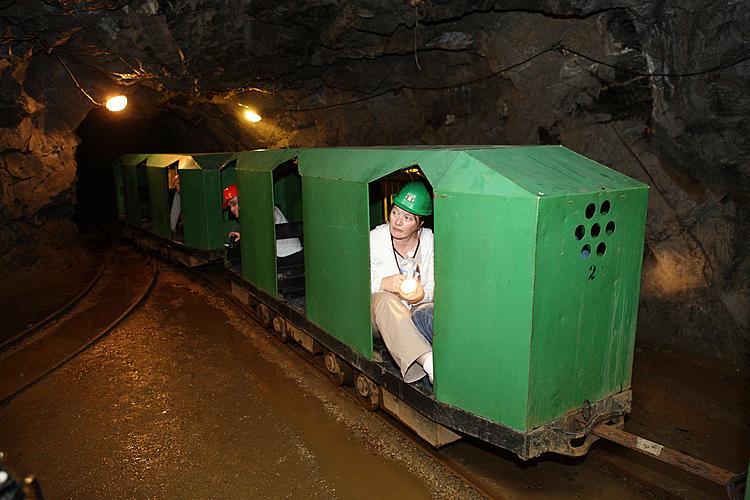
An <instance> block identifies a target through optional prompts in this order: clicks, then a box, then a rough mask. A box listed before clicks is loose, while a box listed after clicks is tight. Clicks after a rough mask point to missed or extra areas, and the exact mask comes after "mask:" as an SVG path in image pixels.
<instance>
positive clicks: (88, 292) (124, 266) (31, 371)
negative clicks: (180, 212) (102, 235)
mask: <svg viewBox="0 0 750 500" xmlns="http://www.w3.org/2000/svg"><path fill="white" fill-rule="evenodd" d="M158 271H159V264H158V263H157V262H156V261H155V260H154V259H152V258H150V257H147V256H145V255H144V254H141V253H137V252H134V251H133V250H132V249H131V248H130V247H128V246H124V245H116V246H114V247H113V249H112V251H111V254H110V255H109V257H108V258H107V259H106V261H105V265H103V267H102V269H101V270H100V272H99V273H97V277H96V279H95V280H92V283H91V284H90V286H87V287H86V288H85V290H84V292H82V293H81V294H79V296H77V297H76V300H74V301H71V302H70V303H68V304H66V305H65V306H64V307H62V308H61V309H59V310H58V311H56V312H55V313H53V314H51V315H49V316H48V317H47V318H45V319H44V320H43V325H40V326H39V327H36V328H32V329H31V330H29V331H28V332H22V335H23V336H24V338H25V340H21V339H20V337H21V335H18V336H16V337H15V338H16V339H17V341H16V342H14V343H13V345H12V346H11V347H9V348H7V349H5V350H4V351H3V352H0V406H4V405H6V404H7V403H9V402H10V401H11V400H13V399H14V398H15V397H16V396H18V395H19V394H21V393H22V392H24V391H25V390H27V389H29V388H30V387H32V386H33V385H35V384H36V383H37V382H39V381H40V380H42V379H44V378H45V377H46V376H47V375H49V374H50V373H52V372H54V371H55V370H57V369H58V368H60V367H61V366H63V365H64V364H65V363H67V362H68V361H69V360H71V359H73V358H74V357H76V356H77V355H78V354H80V353H82V352H83V351H85V350H87V349H88V348H89V347H91V346H92V345H94V344H95V343H96V342H98V341H99V340H101V339H102V338H103V337H105V336H106V335H107V334H108V333H109V332H110V331H111V330H112V329H113V328H114V327H115V326H116V325H117V324H118V323H120V322H121V321H122V320H123V319H125V318H126V317H127V316H128V315H129V314H130V313H131V312H132V311H133V310H135V309H136V308H137V307H138V306H139V305H140V304H142V303H143V302H144V301H145V300H146V299H147V298H148V296H149V294H150V292H151V290H152V289H153V286H154V284H155V283H156V279H157V277H158ZM40 323H42V322H40Z"/></svg>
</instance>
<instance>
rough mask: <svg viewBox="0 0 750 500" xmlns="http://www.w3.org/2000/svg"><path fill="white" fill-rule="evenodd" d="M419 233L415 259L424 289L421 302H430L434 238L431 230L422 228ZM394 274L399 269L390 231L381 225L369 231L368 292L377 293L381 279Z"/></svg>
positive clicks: (432, 285) (433, 263)
mask: <svg viewBox="0 0 750 500" xmlns="http://www.w3.org/2000/svg"><path fill="white" fill-rule="evenodd" d="M420 231H421V233H420V235H419V251H418V252H417V255H416V259H417V264H418V265H419V276H420V279H421V282H422V287H423V288H424V299H422V302H430V301H432V299H433V296H434V294H435V278H434V268H435V238H434V236H433V234H432V230H431V229H428V228H426V227H423V228H422V229H421V230H420ZM394 274H399V269H398V264H397V263H396V258H395V257H394V255H393V244H392V243H391V231H390V228H389V227H388V224H381V225H380V226H378V227H376V228H375V229H373V230H372V231H370V291H371V292H372V293H377V292H379V291H380V282H381V281H382V280H383V278H385V277H388V276H393V275H394Z"/></svg>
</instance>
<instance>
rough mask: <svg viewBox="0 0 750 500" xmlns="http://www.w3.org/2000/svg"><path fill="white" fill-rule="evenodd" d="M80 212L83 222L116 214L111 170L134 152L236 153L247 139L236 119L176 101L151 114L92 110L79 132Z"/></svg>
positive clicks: (77, 153) (77, 163) (78, 174)
mask: <svg viewBox="0 0 750 500" xmlns="http://www.w3.org/2000/svg"><path fill="white" fill-rule="evenodd" d="M76 133H77V134H78V137H79V138H80V141H81V142H80V144H79V145H78V147H77V149H76V168H77V176H76V199H77V202H76V207H75V212H76V215H77V216H79V217H84V218H91V219H96V220H107V219H111V218H112V217H113V216H114V215H115V196H114V180H113V176H112V165H113V163H114V161H115V159H116V158H118V157H119V156H121V155H124V154H133V153H208V152H218V151H228V150H234V149H236V148H237V147H238V146H237V142H238V141H241V139H242V133H243V131H242V129H241V128H240V127H239V126H238V123H237V120H236V119H235V118H234V117H233V116H232V115H229V114H226V113H218V114H217V113H216V109H215V108H214V109H213V110H212V114H211V115H210V116H209V113H207V112H205V110H204V109H202V106H201V105H200V104H198V105H193V104H191V103H189V102H180V103H176V102H171V103H169V104H168V105H166V106H163V107H160V108H157V109H154V110H152V111H150V112H147V111H145V110H143V109H130V108H129V109H128V110H127V111H126V112H125V113H121V114H117V113H110V112H109V111H107V110H106V109H104V108H99V107H97V108H94V109H92V110H91V111H90V112H89V113H88V114H87V115H86V117H85V118H84V120H83V121H82V122H81V123H80V125H79V126H78V128H77V129H76Z"/></svg>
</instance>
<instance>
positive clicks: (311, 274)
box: [300, 162, 372, 359]
mask: <svg viewBox="0 0 750 500" xmlns="http://www.w3.org/2000/svg"><path fill="white" fill-rule="evenodd" d="M300 168H303V165H302V162H300ZM367 194H368V191H367V184H364V183H354V182H344V181H336V180H330V179H323V178H319V177H306V176H304V175H303V177H302V203H303V205H304V209H305V220H304V221H303V225H304V233H305V288H306V290H307V316H308V318H309V319H310V320H311V321H313V322H314V323H316V324H318V325H319V326H321V327H322V328H324V329H325V330H326V331H328V333H330V334H331V335H333V336H334V337H336V338H338V339H339V340H341V341H342V342H345V343H346V344H347V345H349V346H350V347H351V348H353V349H355V350H356V351H357V352H359V353H360V354H362V355H363V356H365V357H367V358H368V359H372V329H371V325H370V270H369V267H370V266H369V261H370V257H369V255H370V249H369V246H370V236H369V235H370V232H369V223H368V219H367V218H368V197H367Z"/></svg>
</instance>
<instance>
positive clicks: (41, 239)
mask: <svg viewBox="0 0 750 500" xmlns="http://www.w3.org/2000/svg"><path fill="white" fill-rule="evenodd" d="M108 243H109V242H108V237H107V236H105V235H103V234H102V233H101V232H100V231H99V230H97V229H95V228H93V227H81V228H79V227H76V226H74V225H73V224H72V223H62V222H61V223H60V224H59V225H58V226H52V227H50V228H49V229H48V231H45V232H43V233H41V234H40V235H39V236H38V238H37V239H36V240H35V241H33V242H30V243H29V244H28V245H26V246H25V247H18V248H17V249H16V250H15V251H14V252H13V255H9V256H6V258H5V259H3V260H2V263H1V264H0V283H2V285H0V304H2V310H3V312H2V321H0V345H2V344H3V343H5V342H6V341H8V340H10V339H11V337H13V336H15V334H17V333H19V332H21V331H22V330H24V329H25V328H28V327H31V326H33V325H34V323H36V322H37V321H39V320H41V319H43V318H45V317H46V316H47V315H49V314H51V313H53V312H55V311H57V310H58V309H60V308H61V307H63V306H64V305H65V304H67V303H69V302H70V301H71V300H73V299H74V298H75V297H76V296H77V295H78V294H79V293H80V292H81V291H83V290H84V289H85V288H86V286H87V285H88V284H89V283H91V281H92V279H94V278H95V277H96V275H97V273H98V272H99V270H100V269H101V266H102V263H103V261H104V259H105V256H106V251H107V246H108Z"/></svg>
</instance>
